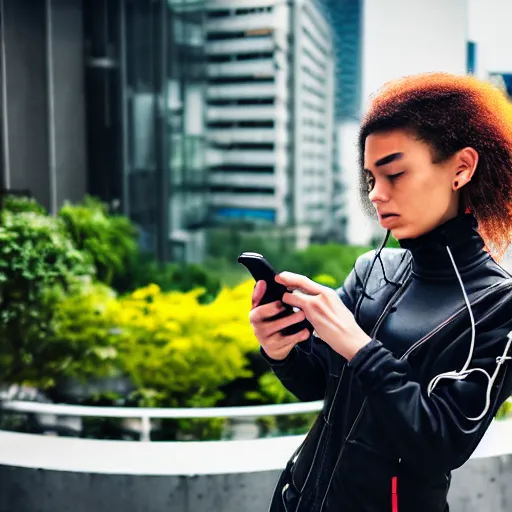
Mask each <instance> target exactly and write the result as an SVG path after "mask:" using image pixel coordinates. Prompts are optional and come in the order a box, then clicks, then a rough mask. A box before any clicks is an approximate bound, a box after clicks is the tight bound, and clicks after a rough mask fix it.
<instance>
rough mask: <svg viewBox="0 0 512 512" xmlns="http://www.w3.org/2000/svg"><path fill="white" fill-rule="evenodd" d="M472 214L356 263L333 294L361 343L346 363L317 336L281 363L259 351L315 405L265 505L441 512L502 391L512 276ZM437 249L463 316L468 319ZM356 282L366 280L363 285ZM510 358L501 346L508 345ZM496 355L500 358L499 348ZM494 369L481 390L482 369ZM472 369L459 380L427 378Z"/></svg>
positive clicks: (305, 510) (508, 382)
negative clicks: (319, 404)
mask: <svg viewBox="0 0 512 512" xmlns="http://www.w3.org/2000/svg"><path fill="white" fill-rule="evenodd" d="M476 228H477V223H476V220H475V219H474V217H473V216H472V215H462V216H459V217H457V218H455V219H452V220H450V221H448V222H447V223H445V224H444V225H442V226H440V227H438V228H436V229H435V230H433V231H432V232H430V233H428V234H426V235H424V236H421V237H419V238H417V239H414V240H404V241H402V242H401V246H402V249H384V250H383V251H382V252H381V254H380V257H376V256H377V254H376V253H375V251H372V252H371V253H368V254H365V255H363V256H361V257H360V258H358V260H357V261H356V264H355V266H354V269H353V270H352V272H351V273H350V275H349V276H348V278H347V279H346V281H345V283H344V286H343V287H342V288H341V289H340V290H339V295H340V297H341V299H342V300H343V302H344V303H345V304H346V306H347V307H348V308H349V309H350V310H351V311H352V312H353V313H354V315H355V318H356V320H357V321H358V324H359V325H360V326H361V328H362V329H363V330H364V331H365V332H366V333H368V334H369V335H370V336H371V338H372V341H371V342H370V343H369V344H368V345H367V346H366V347H364V348H363V349H362V350H360V351H359V352H358V353H357V354H356V356H355V357H354V358H353V359H352V360H351V361H350V362H349V363H347V361H346V360H345V359H344V358H343V357H342V356H340V355H339V354H337V353H336V352H335V351H333V350H332V349H331V348H330V347H329V346H328V345H327V344H326V343H324V342H322V341H321V340H318V338H316V339H313V338H311V339H309V340H308V341H306V342H304V343H301V344H300V346H296V347H294V349H293V350H292V352H291V353H290V354H289V356H288V357H287V358H286V359H285V360H284V361H274V360H272V359H270V358H269V357H268V356H267V355H266V354H265V353H264V351H263V350H262V354H263V356H264V357H265V358H266V359H267V361H268V362H269V364H270V365H271V367H272V369H273V371H274V372H275V374H276V375H277V377H278V378H279V379H280V380H281V382H282V383H283V385H284V386H285V387H286V388H287V389H289V390H290V391H291V392H292V393H293V394H294V395H296V396H297V397H298V398H299V399H300V400H303V401H310V400H319V399H324V407H323V411H322V412H321V413H320V414H319V416H318V418H317V420H316V422H315V424H314V425H313V427H312V428H311V430H310V432H309V433H308V435H307V437H306V439H305V442H304V443H303V444H302V446H301V447H300V448H299V449H298V450H297V452H296V453H295V454H294V455H293V456H292V458H291V459H290V461H289V463H288V465H287V468H286V470H285V471H284V472H283V473H282V475H281V478H280V479H279V482H278V484H277V486H276V490H275V493H274V496H273V499H272V504H271V508H270V510H272V511H284V510H286V511H287V512H335V511H341V512H394V511H395V510H399V511H400V512H443V511H447V510H448V505H447V503H446V496H447V492H448V488H449V484H450V479H451V470H453V469H455V468H457V467H459V466H461V465H462V464H464V462H466V461H467V460H468V458H469V457H470V455H471V454H472V452H473V451H474V450H475V448H476V447H477V445H478V443H479V441H480V440H481V438H482V436H483V434H484V433H485V431H486V429H487V428H488V426H489V424H490V422H491V421H492V419H493V417H494V415H495V414H496V411H497V410H498V408H499V406H500V405H501V404H502V403H503V401H504V400H505V399H507V397H508V396H509V395H510V393H511V389H512V372H511V371H510V362H509V360H508V358H506V357H505V358H503V357H502V356H503V355H504V351H505V350H506V347H507V346H508V345H509V344H508V343H507V342H508V338H507V334H508V333H509V331H510V329H512V293H511V291H512V280H511V279H510V276H509V274H508V273H506V272H505V271H504V270H503V269H502V268H501V267H500V266H499V265H498V264H497V263H496V262H495V261H494V260H493V259H492V258H491V257H490V256H489V254H488V253H487V252H486V251H485V249H484V243H483V240H482V239H481V237H480V235H479V234H478V232H477V230H476ZM446 246H448V247H449V248H450V250H451V253H452V255H453V259H454V261H455V264H456V267H457V270H458V272H459V274H460V278H461V279H462V283H463V286H464V289H465V291H466V293H467V297H468V300H469V302H470V305H471V311H472V312H473V315H474V319H475V327H476V329H475V333H476V338H475V343H474V350H473V351H472V353H470V351H471V338H472V328H471V318H470V310H469V308H468V307H467V305H466V302H465V299H464V295H463V290H462V288H461V284H460V282H459V278H458V277H457V273H456V271H455V269H454V266H453V263H452V261H451V259H450V256H449V254H448V251H447V249H446ZM365 280H366V286H365ZM509 352H510V354H512V350H510V351H509ZM507 355H508V354H507ZM500 358H502V359H501V361H502V362H503V364H501V365H500V367H499V371H498V373H497V375H496V378H495V380H494V382H493V385H492V387H491V393H490V402H489V408H488V411H487V413H486V414H485V415H484V416H483V418H482V419H480V420H478V421H475V420H471V419H468V418H477V417H478V416H479V415H481V413H482V412H483V411H484V410H485V408H486V395H487V389H488V387H489V379H488V378H487V376H486V375H485V374H484V373H483V372H482V371H481V370H485V371H486V372H487V373H488V374H489V375H490V376H492V375H493V374H494V373H495V370H496V368H497V366H498V364H497V361H498V360H500ZM468 359H470V361H469V369H473V368H479V369H481V370H478V371H474V372H472V373H470V374H469V375H467V376H466V377H465V378H464V379H461V380H455V379H449V378H445V379H442V380H440V381H439V382H437V384H436V386H435V387H434V389H433V391H432V392H431V393H430V394H429V393H428V385H429V383H430V382H431V381H432V379H434V378H435V377H436V376H437V375H439V374H442V373H444V372H450V371H460V370H461V369H462V368H463V367H464V365H465V363H466V361H468Z"/></svg>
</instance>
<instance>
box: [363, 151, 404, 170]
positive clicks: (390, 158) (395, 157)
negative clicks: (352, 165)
mask: <svg viewBox="0 0 512 512" xmlns="http://www.w3.org/2000/svg"><path fill="white" fill-rule="evenodd" d="M403 156H404V154H403V153H391V154H390V155H386V156H384V157H382V158H379V159H378V160H377V161H376V162H375V167H382V166H383V165H387V164H390V163H391V162H394V161H395V160H400V158H402V157H403ZM365 171H367V172H371V171H370V170H368V169H365Z"/></svg>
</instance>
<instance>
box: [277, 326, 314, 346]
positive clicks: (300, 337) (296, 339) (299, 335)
mask: <svg viewBox="0 0 512 512" xmlns="http://www.w3.org/2000/svg"><path fill="white" fill-rule="evenodd" d="M310 336H311V333H310V332H309V331H308V330H307V329H302V331H299V332H296V333H295V334H288V335H286V336H283V335H282V334H281V333H280V332H277V333H276V334H274V335H273V336H271V337H270V339H269V340H268V345H269V346H270V347H272V348H274V349H276V348H286V347H289V346H293V345H297V343H301V342H303V341H306V340H307V339H308V338H309V337H310Z"/></svg>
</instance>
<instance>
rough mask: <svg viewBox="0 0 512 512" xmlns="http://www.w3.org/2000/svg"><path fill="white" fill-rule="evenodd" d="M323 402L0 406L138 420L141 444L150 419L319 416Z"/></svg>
mask: <svg viewBox="0 0 512 512" xmlns="http://www.w3.org/2000/svg"><path fill="white" fill-rule="evenodd" d="M322 407H323V400H317V401H314V402H299V403H292V404H272V405H252V406H242V407H187V408H156V407H155V408H150V407H147V408H146V407H98V406H85V405H67V404H49V403H41V402H26V401H16V400H10V401H4V402H0V410H3V411H9V412H21V413H33V414H45V415H55V416H66V417H80V418H83V417H94V418H122V419H129V418H138V419H140V420H141V435H140V441H150V440H151V438H150V437H151V436H150V433H151V422H150V420H151V419H184V418H190V419H192V418H193V419H204V418H259V417H262V416H283V415H291V414H306V413H311V412H318V411H320V410H321V409H322Z"/></svg>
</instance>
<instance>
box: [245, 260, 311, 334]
mask: <svg viewBox="0 0 512 512" xmlns="http://www.w3.org/2000/svg"><path fill="white" fill-rule="evenodd" d="M238 263H241V264H242V265H243V266H244V267H245V268H246V269H247V270H248V271H249V272H250V273H251V275H252V277H253V278H254V280H255V281H265V282H266V283H267V289H266V290H265V294H264V295H263V298H262V299H261V301H260V305H263V304H269V303H270V302H275V301H277V300H280V301H282V299H283V295H284V294H285V292H287V291H289V290H288V289H287V288H286V286H284V285H282V284H280V283H277V282H276V280H275V277H276V271H275V270H274V267H272V265H271V264H270V263H269V262H268V261H267V260H266V259H265V258H264V257H263V256H262V255H261V254H259V253H257V252H243V253H242V254H241V255H240V256H239V257H238ZM283 305H284V306H285V308H286V309H285V310H284V311H283V312H281V313H278V314H277V315H276V316H274V317H272V320H278V319H279V318H284V317H285V316H288V315H291V314H293V312H294V311H293V307H292V306H290V305H289V304H285V303H284V302H283ZM303 329H308V331H309V332H310V333H312V332H313V326H312V325H311V323H310V322H309V320H308V319H307V318H305V319H304V320H302V321H301V322H297V323H295V324H293V325H290V326H288V327H285V328H284V329H283V330H282V331H281V333H282V334H283V335H284V336H288V335H290V334H295V333H297V332H300V331H302V330H303Z"/></svg>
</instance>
